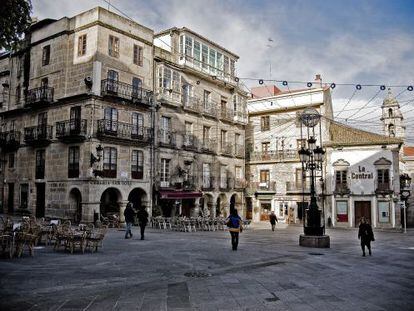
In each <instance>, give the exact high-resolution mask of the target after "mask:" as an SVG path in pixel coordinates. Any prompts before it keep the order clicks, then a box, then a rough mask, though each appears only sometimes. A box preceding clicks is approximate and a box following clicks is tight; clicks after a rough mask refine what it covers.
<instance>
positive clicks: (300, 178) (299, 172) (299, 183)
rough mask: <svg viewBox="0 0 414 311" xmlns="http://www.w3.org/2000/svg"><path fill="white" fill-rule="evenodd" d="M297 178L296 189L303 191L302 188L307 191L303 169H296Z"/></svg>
mask: <svg viewBox="0 0 414 311" xmlns="http://www.w3.org/2000/svg"><path fill="white" fill-rule="evenodd" d="M295 177H296V189H302V186H303V188H304V189H307V182H306V177H305V176H303V171H302V169H301V168H297V169H296V172H295ZM302 183H303V185H302Z"/></svg>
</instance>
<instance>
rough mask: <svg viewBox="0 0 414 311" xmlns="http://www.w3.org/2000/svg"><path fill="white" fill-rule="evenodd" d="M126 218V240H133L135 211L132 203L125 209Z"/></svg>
mask: <svg viewBox="0 0 414 311" xmlns="http://www.w3.org/2000/svg"><path fill="white" fill-rule="evenodd" d="M124 216H125V222H126V232H125V239H128V238H132V224H133V223H134V216H135V211H134V210H133V208H132V203H131V202H128V204H127V206H126V208H125V211H124ZM128 235H129V237H128Z"/></svg>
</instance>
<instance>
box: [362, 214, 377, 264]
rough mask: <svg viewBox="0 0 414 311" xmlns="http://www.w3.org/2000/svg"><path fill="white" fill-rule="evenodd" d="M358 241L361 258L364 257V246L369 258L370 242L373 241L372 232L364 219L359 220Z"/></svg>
mask: <svg viewBox="0 0 414 311" xmlns="http://www.w3.org/2000/svg"><path fill="white" fill-rule="evenodd" d="M358 239H360V240H361V248H362V256H365V246H366V247H367V248H368V252H369V255H370V256H371V241H375V239H374V232H372V227H371V225H370V224H369V223H368V221H367V219H366V218H365V217H362V218H361V223H360V225H359V231H358Z"/></svg>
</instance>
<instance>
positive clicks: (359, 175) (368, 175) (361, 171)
mask: <svg viewBox="0 0 414 311" xmlns="http://www.w3.org/2000/svg"><path fill="white" fill-rule="evenodd" d="M351 178H352V179H373V178H374V173H372V172H369V171H366V170H365V167H364V166H358V172H352V173H351Z"/></svg>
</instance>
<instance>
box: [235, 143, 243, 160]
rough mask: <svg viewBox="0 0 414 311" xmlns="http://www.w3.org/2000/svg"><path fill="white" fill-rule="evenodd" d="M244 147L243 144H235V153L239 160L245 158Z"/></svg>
mask: <svg viewBox="0 0 414 311" xmlns="http://www.w3.org/2000/svg"><path fill="white" fill-rule="evenodd" d="M244 151H245V150H244V145H241V144H235V145H234V153H235V155H236V157H238V158H244V156H245V153H244Z"/></svg>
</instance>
